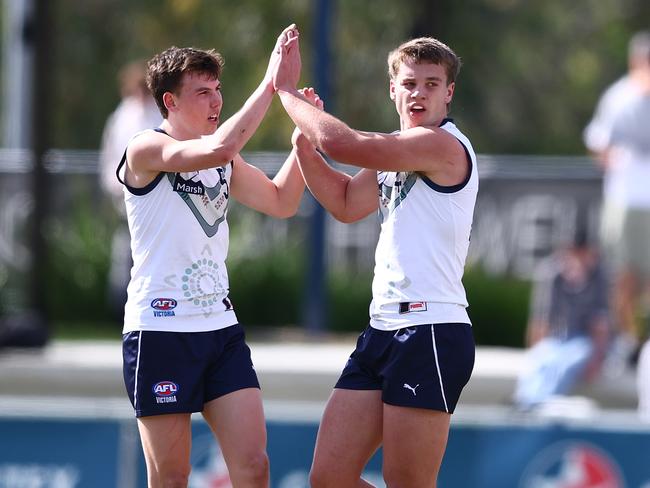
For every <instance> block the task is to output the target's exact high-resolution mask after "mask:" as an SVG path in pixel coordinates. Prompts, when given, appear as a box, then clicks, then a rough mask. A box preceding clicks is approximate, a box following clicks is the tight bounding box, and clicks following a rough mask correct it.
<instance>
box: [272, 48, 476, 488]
mask: <svg viewBox="0 0 650 488" xmlns="http://www.w3.org/2000/svg"><path fill="white" fill-rule="evenodd" d="M388 68H389V75H390V83H389V94H390V98H391V100H392V101H393V103H394V104H395V108H396V110H397V113H398V115H399V118H400V130H398V131H396V132H394V133H391V134H384V133H376V132H363V131H359V130H354V129H352V128H350V127H349V126H348V125H347V124H345V123H344V122H342V121H341V120H339V119H337V118H335V117H333V116H332V115H330V114H328V113H326V112H323V111H321V110H319V109H318V108H315V107H314V106H313V105H312V104H311V103H309V101H308V100H305V99H304V98H303V97H302V96H301V94H300V93H299V92H298V91H297V90H296V84H297V82H298V78H299V76H300V54H299V51H298V50H288V49H283V51H282V59H281V62H280V65H279V67H278V70H277V73H276V75H275V81H274V83H275V86H276V90H277V92H278V94H279V96H280V99H281V100H282V104H283V105H284V107H285V109H286V111H287V113H288V114H289V116H290V117H291V118H292V119H293V121H294V123H295V124H296V126H297V127H298V128H299V129H300V131H301V132H302V134H303V135H304V138H302V139H301V140H299V141H297V142H298V144H297V157H298V163H299V166H300V169H301V171H302V174H303V177H304V178H305V182H306V183H307V186H308V187H309V190H310V191H311V192H312V193H313V194H314V196H315V197H316V199H318V201H319V202H320V203H321V204H322V205H323V206H324V207H325V208H326V209H327V210H328V211H329V212H330V213H331V214H332V215H333V216H334V217H335V218H336V219H338V220H340V221H342V222H355V221H358V220H360V219H362V218H364V217H366V216H367V215H369V214H370V213H372V212H374V211H376V210H379V215H380V219H381V232H380V236H379V242H378V244H377V250H376V254H375V261H376V264H375V271H374V279H373V283H372V292H373V299H372V303H371V305H370V325H369V326H368V327H367V328H366V329H365V331H364V332H363V333H362V334H361V336H360V337H359V339H358V342H357V347H356V350H355V351H354V352H353V353H352V355H351V356H350V359H349V360H348V363H347V364H346V366H345V368H344V369H343V373H342V375H341V377H340V379H339V381H338V383H337V384H336V386H335V389H334V391H333V393H332V395H331V397H330V399H329V401H328V404H327V407H326V409H325V412H324V415H323V419H322V422H321V425H320V428H319V432H318V438H317V441H316V449H315V453H314V461H313V466H312V470H311V474H310V481H311V486H313V487H315V488H320V487H336V488H345V487H362V486H370V485H369V484H368V483H367V482H366V481H364V480H363V479H361V473H362V471H363V469H364V466H365V465H366V463H367V462H368V460H369V459H370V457H371V456H372V455H373V454H374V452H375V451H376V450H377V449H378V448H379V447H380V446H383V455H384V457H383V474H384V479H385V481H386V485H387V486H399V487H412V488H427V487H435V486H436V478H437V476H438V471H439V468H440V464H441V462H442V457H443V454H444V451H445V447H446V444H447V436H448V432H449V423H450V418H451V414H452V413H453V411H454V409H455V407H456V403H457V401H458V398H459V396H460V393H461V391H462V389H463V387H464V385H465V384H466V383H467V381H468V380H469V377H470V375H471V372H472V369H473V364H474V340H473V335H472V327H471V323H470V319H469V317H468V315H467V312H466V310H465V309H466V307H467V305H468V304H467V300H466V297H465V290H464V288H463V285H462V282H461V278H462V276H463V269H464V265H465V259H466V256H467V251H468V246H469V238H470V231H471V226H472V218H473V212H474V205H475V201H476V195H477V191H478V172H477V166H476V156H475V153H474V150H473V149H472V145H471V143H470V142H469V140H468V139H467V137H465V135H464V134H463V133H462V132H461V131H460V130H459V129H458V128H457V127H456V125H455V124H454V122H453V121H452V120H451V119H449V118H448V108H449V106H450V103H451V101H452V98H453V95H454V89H455V87H456V76H457V75H458V71H459V69H460V59H459V58H458V57H457V56H456V54H455V53H454V52H453V51H452V50H451V49H450V48H449V47H448V46H446V45H445V44H443V43H442V42H440V41H438V40H436V39H433V38H429V37H423V38H418V39H413V40H411V41H408V42H406V43H404V44H402V45H401V46H399V47H398V48H397V49H395V50H394V51H393V52H391V53H390V55H389V56H388ZM317 150H320V151H322V152H323V153H325V154H326V155H327V156H329V157H331V158H332V159H333V160H336V161H338V162H341V163H345V164H350V165H354V166H357V167H359V168H360V170H359V172H358V173H356V174H355V175H354V176H349V175H347V174H344V173H342V172H339V171H337V170H335V169H333V168H332V167H331V166H330V165H328V164H327V162H326V161H325V160H324V159H323V157H322V156H321V155H320V154H319V152H318V151H317Z"/></svg>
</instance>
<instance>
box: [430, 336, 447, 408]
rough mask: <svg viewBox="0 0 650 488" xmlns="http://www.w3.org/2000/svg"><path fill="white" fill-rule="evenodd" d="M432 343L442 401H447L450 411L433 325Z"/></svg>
mask: <svg viewBox="0 0 650 488" xmlns="http://www.w3.org/2000/svg"><path fill="white" fill-rule="evenodd" d="M431 343H432V344H433V357H434V359H435V361H436V369H437V370H438V380H439V381H440V393H441V394H442V401H443V402H445V412H447V413H449V407H447V397H445V388H444V386H443V385H442V371H440V363H439V362H438V349H437V348H436V333H435V331H434V329H433V325H432V326H431Z"/></svg>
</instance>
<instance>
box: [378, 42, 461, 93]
mask: <svg viewBox="0 0 650 488" xmlns="http://www.w3.org/2000/svg"><path fill="white" fill-rule="evenodd" d="M407 59H411V60H413V61H415V62H416V63H423V62H424V63H433V64H439V65H441V66H442V67H443V68H445V72H446V73H447V84H450V83H453V82H455V81H456V77H457V76H458V73H459V72H460V67H461V65H462V63H461V60H460V57H458V56H457V55H456V53H455V52H454V51H453V50H452V49H451V48H450V47H449V46H447V45H446V44H445V43H443V42H440V41H439V40H438V39H434V38H433V37H418V38H416V39H411V40H410V41H406V42H404V43H403V44H401V45H400V46H399V47H397V48H396V49H394V50H392V51H391V52H390V53H389V54H388V75H389V76H390V78H391V79H395V77H396V76H397V72H398V71H399V67H400V65H401V64H402V63H403V62H404V61H405V60H407Z"/></svg>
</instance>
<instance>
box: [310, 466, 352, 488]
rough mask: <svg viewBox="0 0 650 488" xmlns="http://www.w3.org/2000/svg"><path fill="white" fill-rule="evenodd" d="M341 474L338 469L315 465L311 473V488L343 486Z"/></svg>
mask: <svg viewBox="0 0 650 488" xmlns="http://www.w3.org/2000/svg"><path fill="white" fill-rule="evenodd" d="M341 474H342V473H341V472H340V471H338V470H337V469H336V468H334V469H333V468H331V467H328V466H324V465H322V464H321V465H319V464H314V465H313V466H312V467H311V471H310V472H309V486H310V487H311V488H335V487H338V486H341V485H342V484H344V483H342V480H341V478H340V476H341Z"/></svg>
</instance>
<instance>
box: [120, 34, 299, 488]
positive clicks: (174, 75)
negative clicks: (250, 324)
mask: <svg viewBox="0 0 650 488" xmlns="http://www.w3.org/2000/svg"><path fill="white" fill-rule="evenodd" d="M282 46H284V49H285V51H287V50H289V52H290V51H291V50H292V49H297V35H296V34H294V26H289V27H287V28H286V29H285V30H284V31H283V32H282V34H281V35H280V36H279V38H278V40H277V43H276V46H275V48H274V51H273V53H272V55H271V57H270V60H269V65H268V69H267V72H266V75H265V77H264V79H263V80H262V82H261V83H260V85H259V86H258V87H257V89H256V90H255V91H254V92H253V94H252V95H251V96H250V97H249V98H248V100H247V101H246V102H245V104H244V106H243V107H242V108H241V109H240V110H239V111H238V112H237V113H236V114H235V115H233V116H232V117H231V118H230V119H228V120H227V121H226V122H225V123H223V124H220V123H219V120H220V119H219V117H220V114H221V109H222V95H221V81H220V75H221V69H222V65H223V60H222V58H221V56H220V55H219V54H218V53H217V52H215V51H202V50H198V49H193V48H176V47H172V48H170V49H167V50H166V51H164V52H162V53H160V54H158V55H156V56H154V57H153V58H152V59H151V60H150V61H149V64H148V74H147V82H148V86H149V89H150V91H151V92H152V94H153V96H154V98H155V100H156V103H157V104H158V107H159V109H160V112H161V114H162V116H163V122H162V124H161V125H160V127H159V128H157V129H154V130H147V131H144V132H142V133H140V134H139V135H137V136H136V137H134V138H133V139H132V140H131V142H130V143H129V145H128V148H127V150H126V153H125V155H124V157H123V158H122V162H121V163H120V169H118V172H119V173H120V174H123V178H124V180H123V181H124V185H125V191H124V195H125V204H126V213H127V217H128V223H129V230H130V232H131V250H132V254H133V269H132V271H131V281H130V283H129V286H128V301H127V304H126V309H125V317H124V330H123V356H124V381H125V385H126V388H127V391H128V394H129V397H130V400H131V402H132V404H133V407H134V409H135V413H136V417H137V419H138V428H139V431H140V438H141V440H142V446H143V449H144V454H145V459H146V463H147V473H148V483H149V487H152V488H158V487H165V488H170V487H186V486H187V484H188V479H189V474H190V469H191V466H190V448H191V425H190V417H191V414H192V413H193V412H201V413H202V415H203V417H204V418H205V420H206V421H207V422H208V424H209V425H210V428H211V429H212V431H213V432H214V434H215V436H216V437H217V438H218V440H219V444H220V446H221V450H222V453H223V456H224V458H225V461H226V464H227V466H228V470H229V473H230V479H231V481H232V483H233V486H236V487H238V488H239V487H266V486H268V483H269V463H268V458H267V455H266V428H265V423H264V413H263V410H262V401H261V394H260V390H259V383H258V380H257V376H256V374H255V370H254V369H253V364H252V362H251V356H250V350H249V348H248V346H247V345H246V342H245V340H244V331H243V329H242V328H241V326H240V325H239V324H238V321H237V317H236V315H235V311H234V308H233V304H232V303H231V301H230V299H229V297H228V291H229V285H228V274H227V271H226V267H225V258H226V255H227V252H228V221H227V220H226V214H227V207H228V202H229V200H230V198H231V197H233V198H235V199H236V200H238V201H239V202H240V203H242V204H244V205H246V206H248V207H251V208H253V209H255V210H259V211H261V212H264V213H266V214H268V215H271V216H274V217H280V218H283V217H289V216H291V215H293V214H294V213H295V212H296V210H297V208H298V205H299V201H300V198H301V196H302V193H303V191H304V182H303V179H302V177H301V175H300V171H299V169H298V166H297V164H296V156H295V150H294V151H292V152H291V154H290V155H289V157H288V159H287V160H286V162H285V164H284V165H283V166H282V168H281V169H280V171H279V172H278V174H277V175H276V176H275V177H274V178H273V180H270V179H269V178H267V176H266V175H265V174H264V173H263V172H262V171H260V170H259V169H257V168H255V167H253V166H250V165H249V164H247V163H246V162H245V161H244V160H243V159H242V157H241V156H240V155H239V151H240V150H241V149H242V147H243V146H244V144H245V143H246V142H247V141H248V140H249V138H250V137H251V136H252V134H253V133H254V131H255V129H256V128H257V127H258V125H259V123H260V122H261V120H262V118H263V117H264V114H265V113H266V111H267V109H268V107H269V105H270V103H271V100H272V98H273V96H274V93H275V90H274V87H273V84H272V74H273V71H274V69H275V68H276V66H277V63H278V61H279V56H280V50H281V48H282ZM294 139H297V136H294ZM122 167H124V171H123V173H122V172H121V168H122Z"/></svg>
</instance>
